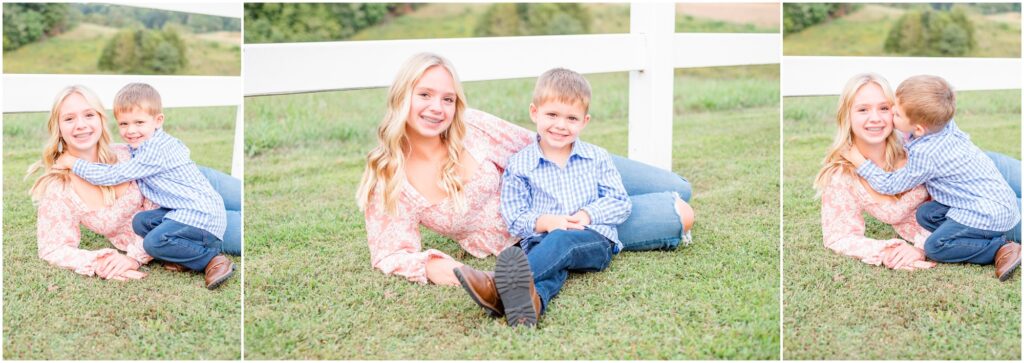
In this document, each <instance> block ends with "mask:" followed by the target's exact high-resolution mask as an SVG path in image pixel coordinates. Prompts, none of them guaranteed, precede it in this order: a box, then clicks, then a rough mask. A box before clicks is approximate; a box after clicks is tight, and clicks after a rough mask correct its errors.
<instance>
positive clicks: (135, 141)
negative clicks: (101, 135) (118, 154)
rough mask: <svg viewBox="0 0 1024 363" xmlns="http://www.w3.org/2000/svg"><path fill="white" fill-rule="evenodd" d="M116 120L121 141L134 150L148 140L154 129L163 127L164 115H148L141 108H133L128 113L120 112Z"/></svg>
mask: <svg viewBox="0 0 1024 363" xmlns="http://www.w3.org/2000/svg"><path fill="white" fill-rule="evenodd" d="M115 117H116V118H117V129H118V130H119V131H120V132H121V139H122V140H124V142H126V143H128V145H131V147H133V148H136V147H139V145H142V142H143V141H146V140H149V138H150V137H152V136H153V132H155V131H156V129H158V128H160V127H161V126H163V125H164V114H162V113H159V114H157V115H156V116H153V115H150V114H149V113H148V112H146V111H145V110H143V109H142V108H141V107H136V108H133V109H132V110H131V111H130V112H121V113H119V114H117V115H115Z"/></svg>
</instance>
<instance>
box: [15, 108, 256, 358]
mask: <svg viewBox="0 0 1024 363" xmlns="http://www.w3.org/2000/svg"><path fill="white" fill-rule="evenodd" d="M165 113H166V115H167V122H166V123H165V124H164V125H165V129H166V130H167V131H168V132H169V133H170V134H172V135H174V136H175V137H178V138H179V139H181V140H183V141H185V142H186V144H188V146H189V148H190V149H191V150H192V159H193V160H195V161H196V162H197V163H199V164H200V165H206V166H210V167H212V168H215V169H218V170H222V171H225V172H228V171H230V168H231V145H232V140H233V138H234V124H235V113H236V111H235V108H234V107H216V108H192V109H167V110H165ZM108 114H110V113H109V111H108ZM3 116H4V139H3V142H4V210H3V212H4V213H3V218H4V221H3V222H4V226H3V232H4V243H3V269H4V271H3V272H4V274H3V285H4V295H3V296H4V301H3V302H4V306H3V308H4V317H3V330H4V335H3V337H4V340H3V351H4V359H33V360H35V359H49V360H69V359H89V360H107V359H175V360H192V359H218V360H228V359H238V358H239V356H240V355H241V350H240V346H241V343H240V340H241V338H240V336H241V329H240V323H241V303H240V301H241V300H240V299H241V284H240V283H239V278H238V275H236V277H234V278H232V279H231V280H230V281H228V282H227V283H226V284H225V285H224V286H221V287H220V289H218V290H217V291H209V290H206V288H205V285H204V283H203V277H202V275H201V274H192V273H173V272H169V271H165V270H164V269H163V268H162V267H160V265H158V264H149V265H146V266H143V268H142V271H146V272H149V276H148V277H146V278H145V279H142V280H138V281H130V282H118V281H106V280H102V279H100V278H97V277H85V276H82V275H78V274H75V273H74V272H73V271H70V270H64V269H60V268H57V267H53V266H51V265H49V264H48V263H46V262H45V261H43V260H41V259H39V257H38V256H37V254H36V253H37V252H36V211H35V208H34V207H33V206H32V202H31V200H30V199H29V195H28V190H29V188H30V187H31V186H32V182H33V181H34V180H35V178H34V177H33V178H30V179H29V180H23V177H24V176H25V170H26V169H27V168H28V165H29V164H30V163H32V162H34V161H35V160H37V159H38V158H39V155H40V153H41V152H42V149H41V145H42V143H43V142H44V140H46V131H45V129H46V126H45V125H46V120H47V117H48V114H46V113H31V114H4V115H3ZM113 122H114V121H113V120H111V121H110V122H109V124H110V125H111V127H113ZM113 135H114V139H115V140H117V141H119V140H120V137H119V136H117V132H116V131H114V132H113ZM37 175H38V174H37ZM82 231H83V233H82V244H81V246H80V247H81V248H82V249H87V250H96V249H100V248H104V247H110V246H111V245H110V242H108V241H107V240H106V239H105V238H103V237H102V236H100V235H97V234H95V233H93V232H92V231H89V230H88V229H86V228H82ZM232 259H233V260H234V261H235V263H237V264H240V263H241V259H240V258H236V257H232Z"/></svg>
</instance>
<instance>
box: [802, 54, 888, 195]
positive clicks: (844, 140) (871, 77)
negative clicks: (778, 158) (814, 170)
mask: <svg viewBox="0 0 1024 363" xmlns="http://www.w3.org/2000/svg"><path fill="white" fill-rule="evenodd" d="M868 83H874V84H877V85H878V86H879V87H881V88H882V93H883V94H884V95H885V98H886V99H888V100H889V103H890V104H892V103H894V102H895V97H894V96H893V93H892V88H890V87H889V82H887V81H886V80H885V78H882V76H879V75H878V74H875V73H863V74H858V75H856V76H853V78H850V80H849V81H847V82H846V86H845V87H843V93H842V94H841V95H839V105H838V107H837V108H836V135H835V138H833V139H832V146H829V148H828V152H827V153H825V159H824V160H822V162H821V163H822V166H821V170H820V171H818V176H817V177H816V178H815V180H814V188H815V189H817V190H818V193H819V194H820V193H821V191H822V190H823V189H825V187H826V186H828V184H829V182H830V181H831V180H832V176H833V175H834V174H835V173H837V172H840V173H853V170H854V168H853V164H852V163H850V162H849V161H847V160H846V159H845V158H843V156H842V155H841V154H842V152H843V149H845V148H846V147H855V146H853V131H852V130H853V125H852V124H851V122H850V111H851V109H852V108H853V99H854V97H855V96H856V95H857V91H860V89H861V88H863V87H864V86H865V85H867V84H868ZM906 157H907V153H906V151H904V150H903V144H902V143H901V142H900V140H899V137H898V136H897V135H896V130H895V129H894V130H893V132H892V133H890V134H889V136H888V137H886V138H885V154H884V155H883V156H882V158H883V160H884V165H879V166H880V167H881V168H882V169H884V170H885V171H893V170H895V169H896V163H897V162H899V161H900V160H903V159H905V158H906Z"/></svg>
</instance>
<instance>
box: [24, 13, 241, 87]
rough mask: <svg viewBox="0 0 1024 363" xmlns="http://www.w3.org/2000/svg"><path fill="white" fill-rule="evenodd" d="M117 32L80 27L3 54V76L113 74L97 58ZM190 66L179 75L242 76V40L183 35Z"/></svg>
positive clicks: (100, 28) (83, 24)
mask: <svg viewBox="0 0 1024 363" xmlns="http://www.w3.org/2000/svg"><path fill="white" fill-rule="evenodd" d="M116 32H117V29H116V28H110V27H105V26H101V25H96V24H90V23H82V24H79V25H78V26H76V27H75V28H74V29H71V30H70V31H68V32H66V33H64V34H61V35H58V36H56V37H53V38H49V39H46V40H43V41H40V42H36V43H32V44H28V45H26V46H24V47H21V48H18V49H15V50H13V51H5V52H4V73H32V74H36V73H44V74H116V73H117V72H112V71H101V70H99V68H98V67H97V63H98V61H99V59H100V54H101V53H102V52H103V48H104V47H105V46H106V45H107V41H108V40H109V39H110V37H111V36H113V34H114V33H116ZM182 36H183V38H184V40H185V44H186V46H187V51H186V52H187V54H188V61H189V64H188V66H187V67H185V69H183V70H181V71H180V72H178V74H182V75H208V76H238V75H240V74H241V67H242V66H241V62H242V61H241V59H242V56H241V54H242V53H241V50H240V41H241V40H240V39H241V36H236V37H234V38H233V39H234V41H233V42H232V41H231V39H232V38H231V37H226V36H224V37H212V36H207V35H203V34H190V33H183V34H182Z"/></svg>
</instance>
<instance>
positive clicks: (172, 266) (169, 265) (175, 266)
mask: <svg viewBox="0 0 1024 363" xmlns="http://www.w3.org/2000/svg"><path fill="white" fill-rule="evenodd" d="M161 264H163V265H164V270H167V271H173V272H187V271H188V268H187V267H185V266H182V265H181V264H179V263H174V262H167V261H163V262H161Z"/></svg>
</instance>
